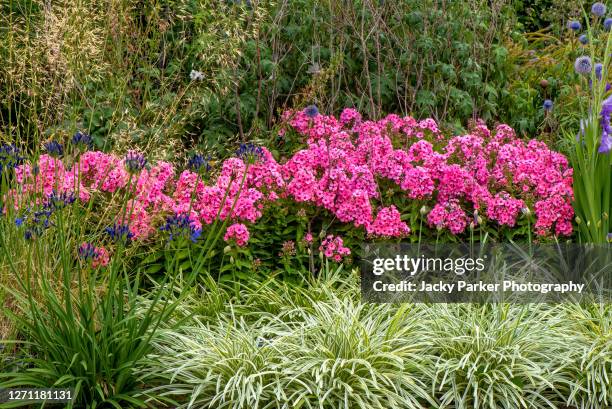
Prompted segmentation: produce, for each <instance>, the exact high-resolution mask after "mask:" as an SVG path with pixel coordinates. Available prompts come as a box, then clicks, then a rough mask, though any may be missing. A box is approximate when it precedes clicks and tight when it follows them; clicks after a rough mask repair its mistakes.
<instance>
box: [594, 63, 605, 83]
mask: <svg viewBox="0 0 612 409" xmlns="http://www.w3.org/2000/svg"><path fill="white" fill-rule="evenodd" d="M602 73H603V64H602V63H600V62H598V63H597V64H595V77H596V78H597V79H598V80H600V81H601V77H602Z"/></svg>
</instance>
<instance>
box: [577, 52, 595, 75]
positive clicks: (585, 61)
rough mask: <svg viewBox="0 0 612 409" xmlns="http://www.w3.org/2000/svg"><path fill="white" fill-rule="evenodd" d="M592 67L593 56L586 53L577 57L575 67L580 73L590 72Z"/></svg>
mask: <svg viewBox="0 0 612 409" xmlns="http://www.w3.org/2000/svg"><path fill="white" fill-rule="evenodd" d="M592 68H593V64H592V63H591V58H590V57H588V56H586V55H583V56H582V57H578V58H576V61H575V62H574V69H575V70H576V72H577V73H578V74H589V73H590V72H591V69H592Z"/></svg>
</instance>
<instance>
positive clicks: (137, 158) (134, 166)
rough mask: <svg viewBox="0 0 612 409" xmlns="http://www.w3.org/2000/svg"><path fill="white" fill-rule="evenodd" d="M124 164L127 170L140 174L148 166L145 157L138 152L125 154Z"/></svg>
mask: <svg viewBox="0 0 612 409" xmlns="http://www.w3.org/2000/svg"><path fill="white" fill-rule="evenodd" d="M124 162H125V168H126V169H127V171H128V172H130V173H137V172H140V171H141V170H142V169H143V168H144V167H145V165H146V164H147V160H146V159H145V157H144V155H143V154H142V153H140V152H137V151H128V153H126V154H125V159H124Z"/></svg>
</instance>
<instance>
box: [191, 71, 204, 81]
mask: <svg viewBox="0 0 612 409" xmlns="http://www.w3.org/2000/svg"><path fill="white" fill-rule="evenodd" d="M189 78H191V80H192V81H202V80H203V79H204V73H202V71H196V70H191V72H190V73H189Z"/></svg>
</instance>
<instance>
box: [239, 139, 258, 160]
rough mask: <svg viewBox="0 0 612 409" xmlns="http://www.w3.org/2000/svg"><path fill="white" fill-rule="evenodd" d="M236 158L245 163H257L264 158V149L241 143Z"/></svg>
mask: <svg viewBox="0 0 612 409" xmlns="http://www.w3.org/2000/svg"><path fill="white" fill-rule="evenodd" d="M236 156H238V157H239V158H241V159H242V160H244V161H248V162H256V161H258V160H260V159H261V158H262V157H263V149H261V147H260V146H257V145H255V144H252V143H241V144H240V147H239V148H238V150H237V151H236Z"/></svg>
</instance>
